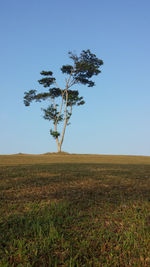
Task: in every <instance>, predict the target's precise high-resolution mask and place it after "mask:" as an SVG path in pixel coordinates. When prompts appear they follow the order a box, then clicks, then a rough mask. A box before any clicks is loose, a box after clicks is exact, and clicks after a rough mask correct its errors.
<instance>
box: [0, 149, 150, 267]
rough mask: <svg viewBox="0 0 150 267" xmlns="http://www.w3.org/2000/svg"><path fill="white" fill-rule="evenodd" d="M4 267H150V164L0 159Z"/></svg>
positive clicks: (90, 158)
mask: <svg viewBox="0 0 150 267" xmlns="http://www.w3.org/2000/svg"><path fill="white" fill-rule="evenodd" d="M0 199H1V201H0V214H1V216H0V266H111V267H112V266H118V267H119V266H150V242H149V240H150V157H131V156H130V157H128V156H120V157H119V156H98V155H69V154H67V153H66V154H65V153H64V154H45V155H34V156H33V155H23V154H18V155H12V156H0Z"/></svg>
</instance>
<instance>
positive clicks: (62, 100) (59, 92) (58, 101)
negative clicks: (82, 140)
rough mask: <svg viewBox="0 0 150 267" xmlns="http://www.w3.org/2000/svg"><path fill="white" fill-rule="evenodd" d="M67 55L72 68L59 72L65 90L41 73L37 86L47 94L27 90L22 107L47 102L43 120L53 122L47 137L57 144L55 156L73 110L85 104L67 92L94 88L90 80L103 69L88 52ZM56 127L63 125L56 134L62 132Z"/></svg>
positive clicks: (48, 73)
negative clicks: (83, 86)
mask: <svg viewBox="0 0 150 267" xmlns="http://www.w3.org/2000/svg"><path fill="white" fill-rule="evenodd" d="M68 54H69V58H70V59H71V60H72V61H73V65H63V66H62V68H61V72H62V73H63V74H65V75H66V78H65V88H64V89H62V88H60V87H59V86H58V85H57V83H56V79H55V78H54V77H53V72H52V71H42V72H41V73H40V74H41V75H42V76H43V78H42V79H40V80H39V81H38V82H39V84H41V85H43V87H44V88H46V89H48V91H46V92H42V93H37V90H30V91H28V92H25V96H24V104H25V106H30V103H31V102H32V101H36V102H41V101H42V100H50V105H49V106H48V107H47V108H46V109H42V110H43V112H44V116H43V117H44V119H46V120H49V121H52V122H53V128H51V129H50V134H51V136H52V137H53V138H54V139H55V140H56V143H57V149H58V152H61V147H62V143H63V140H64V135H65V131H66V126H68V125H69V124H70V118H71V116H72V110H73V107H74V106H81V105H84V104H85V101H84V99H83V96H79V91H78V90H71V89H70V88H72V87H73V86H74V85H78V84H83V85H87V86H88V87H93V86H94V85H95V83H94V82H93V81H92V80H91V78H92V77H93V76H94V75H98V74H99V73H100V72H101V70H100V67H101V65H103V61H102V60H101V59H98V58H97V57H96V55H95V54H92V53H91V51H90V50H89V49H88V50H83V51H82V52H81V53H80V56H77V55H76V54H74V53H72V52H69V53H68ZM59 124H61V125H62V131H61V130H59V129H60V128H61V127H60V126H59ZM58 127H59V129H58Z"/></svg>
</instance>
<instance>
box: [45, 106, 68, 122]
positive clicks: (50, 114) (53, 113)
mask: <svg viewBox="0 0 150 267" xmlns="http://www.w3.org/2000/svg"><path fill="white" fill-rule="evenodd" d="M57 106H58V105H56V106H55V107H54V105H53V104H51V105H50V106H49V107H48V108H47V109H42V110H43V112H44V116H43V118H44V119H45V120H49V121H51V120H52V121H53V122H54V123H55V122H56V121H58V123H59V122H60V121H62V120H63V114H61V115H60V116H58V115H59V112H58V111H57Z"/></svg>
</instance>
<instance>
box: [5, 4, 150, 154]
mask: <svg viewBox="0 0 150 267" xmlns="http://www.w3.org/2000/svg"><path fill="white" fill-rule="evenodd" d="M149 14H150V1H149V0H143V1H141V0H126V1H123V0H113V1H112V0H107V1H104V0H103V1H102V0H93V1H89V0H82V1H81V0H76V1H69V0H63V1H61V0H55V1H50V0H26V1H20V0H13V1H12V0H0V39H1V40H0V154H15V153H31V154H40V153H47V152H56V151H57V147H56V143H55V140H54V139H53V138H52V137H51V136H50V134H49V130H50V128H51V123H50V122H49V121H46V120H44V119H43V117H42V111H41V107H42V106H43V105H44V103H34V104H32V105H31V106H30V107H25V106H24V103H23V97H24V92H25V91H28V90H30V89H38V91H39V92H40V91H42V90H43V88H42V87H39V85H38V82H37V81H38V80H39V79H40V72H41V71H42V70H51V71H53V73H54V76H55V77H56V79H57V81H58V83H59V84H60V86H62V84H64V78H65V77H64V75H62V74H61V71H60V68H61V66H62V65H64V64H70V63H71V62H70V61H69V58H68V51H73V52H75V53H77V54H78V55H79V54H80V52H81V51H82V50H86V49H90V50H91V52H92V53H94V54H96V56H97V57H98V58H100V59H102V60H103V61H104V65H103V66H102V68H101V70H102V72H101V74H100V75H98V76H96V77H94V78H93V80H94V81H95V83H96V85H95V87H93V88H89V87H86V86H82V87H79V88H75V89H79V91H80V94H81V95H82V96H84V97H85V101H86V104H85V105H84V106H81V107H77V108H74V110H73V115H72V119H71V125H70V126H68V128H67V130H66V135H65V139H64V143H63V147H62V150H63V151H66V152H69V153H88V154H90V153H91V154H109V155H110V154H112V155H120V154H121V155H149V156H150V15H149Z"/></svg>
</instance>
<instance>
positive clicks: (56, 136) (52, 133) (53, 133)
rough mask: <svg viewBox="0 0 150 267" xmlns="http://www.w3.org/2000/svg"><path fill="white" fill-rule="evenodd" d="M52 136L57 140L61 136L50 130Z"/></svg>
mask: <svg viewBox="0 0 150 267" xmlns="http://www.w3.org/2000/svg"><path fill="white" fill-rule="evenodd" d="M50 134H51V135H52V136H53V137H54V138H55V139H56V138H58V137H59V136H60V133H59V132H57V131H53V130H52V129H50Z"/></svg>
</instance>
